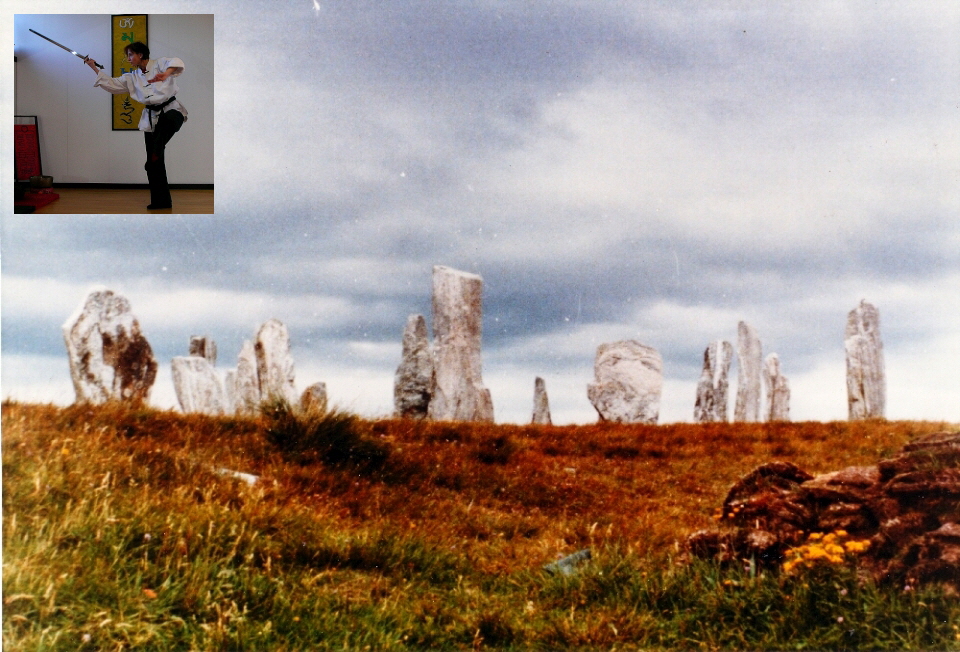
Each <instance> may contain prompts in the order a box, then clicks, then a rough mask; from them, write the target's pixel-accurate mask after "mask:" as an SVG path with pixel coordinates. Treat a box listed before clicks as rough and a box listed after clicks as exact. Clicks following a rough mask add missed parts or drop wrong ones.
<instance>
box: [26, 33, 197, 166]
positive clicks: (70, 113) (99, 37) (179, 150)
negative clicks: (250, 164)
mask: <svg viewBox="0 0 960 652" xmlns="http://www.w3.org/2000/svg"><path fill="white" fill-rule="evenodd" d="M30 29H34V30H36V31H38V32H40V33H41V34H44V35H45V36H49V37H50V38H52V39H53V40H55V41H58V42H60V43H63V44H64V45H66V46H67V47H70V48H72V49H73V50H76V51H77V52H79V53H81V54H86V55H89V56H91V57H93V58H94V59H96V60H97V61H98V62H99V63H101V64H103V65H104V66H105V70H106V71H107V73H108V74H109V73H110V43H111V40H110V16H109V15H98V14H83V15H81V14H74V15H54V14H36V15H26V14H18V15H16V16H15V17H14V54H15V55H16V57H17V64H16V67H17V71H16V72H17V74H16V90H15V112H16V114H17V115H37V116H39V122H40V156H41V161H42V163H43V173H44V174H49V175H51V176H53V180H54V183H55V184H56V183H146V182H147V176H146V172H144V170H143V163H144V161H145V160H146V154H145V152H144V144H143V133H142V132H140V131H137V130H130V131H113V129H112V128H111V119H112V118H111V100H110V97H111V95H110V94H109V93H107V92H106V91H104V90H103V89H101V88H94V86H93V83H94V81H95V80H96V75H95V74H94V73H93V71H92V70H90V68H89V67H87V66H86V65H85V64H84V63H83V62H82V61H81V60H80V59H78V58H77V57H75V56H73V55H72V54H70V53H69V52H66V51H65V50H61V49H60V48H58V47H57V46H55V45H53V44H52V43H48V42H47V41H45V40H43V39H42V38H40V37H39V36H37V35H36V34H32V33H31V32H30V31H29V30H30ZM147 34H148V39H147V46H148V47H149V48H150V56H151V57H163V56H175V57H179V58H181V59H183V62H184V72H183V74H182V75H180V77H178V78H177V85H178V86H179V87H180V91H179V93H178V94H177V99H178V100H181V101H182V103H183V105H184V106H185V107H186V108H187V111H188V113H189V119H188V121H187V122H186V123H185V124H184V125H183V127H182V128H181V129H180V131H179V132H178V133H177V134H176V135H175V136H174V137H173V139H172V140H171V141H170V144H169V145H167V179H168V180H169V181H170V183H203V184H212V183H213V179H214V169H213V165H214V152H213V135H214V134H213V129H214V119H213V107H214V100H213V97H214V95H213V93H214V87H213V82H214V74H213V57H214V50H213V41H214V31H213V14H193V15H173V14H148V18H147Z"/></svg>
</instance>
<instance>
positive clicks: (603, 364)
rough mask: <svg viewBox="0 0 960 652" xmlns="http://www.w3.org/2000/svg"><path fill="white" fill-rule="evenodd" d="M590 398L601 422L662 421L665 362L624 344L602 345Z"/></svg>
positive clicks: (651, 351)
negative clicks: (661, 403) (661, 399)
mask: <svg viewBox="0 0 960 652" xmlns="http://www.w3.org/2000/svg"><path fill="white" fill-rule="evenodd" d="M593 372H594V377H595V380H594V382H593V383H590V384H589V385H587V397H588V398H589V399H590V402H591V403H593V407H594V408H596V410H597V413H598V414H599V415H600V420H601V421H616V422H620V423H651V424H655V423H656V422H657V419H659V418H660V395H661V393H662V391H663V358H661V357H660V353H659V352H657V350H656V349H654V348H653V347H650V346H646V345H644V344H641V343H640V342H637V341H636V340H624V341H621V342H612V343H607V344H601V345H600V346H599V347H598V348H597V358H596V361H595V362H594V365H593Z"/></svg>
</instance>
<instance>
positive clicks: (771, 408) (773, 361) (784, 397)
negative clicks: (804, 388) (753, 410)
mask: <svg viewBox="0 0 960 652" xmlns="http://www.w3.org/2000/svg"><path fill="white" fill-rule="evenodd" d="M763 386H764V389H765V390H766V392H767V402H766V408H767V409H766V410H765V412H766V414H765V416H766V418H767V421H789V420H790V382H789V381H788V380H787V377H786V376H784V375H783V374H781V373H780V357H779V356H778V355H777V354H776V353H771V354H770V355H768V356H767V357H766V359H765V360H764V362H763Z"/></svg>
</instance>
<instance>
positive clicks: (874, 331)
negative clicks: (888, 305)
mask: <svg viewBox="0 0 960 652" xmlns="http://www.w3.org/2000/svg"><path fill="white" fill-rule="evenodd" d="M843 345H844V348H845V349H846V350H847V404H848V406H849V413H850V420H851V421H853V420H856V419H871V418H883V416H884V412H885V409H886V400H887V381H886V377H885V374H884V365H883V342H881V341H880V312H879V311H878V310H877V309H876V307H874V306H873V305H871V304H869V303H867V302H866V301H860V305H859V306H857V307H856V308H854V309H853V310H851V311H850V314H849V315H847V329H846V333H845V337H844V341H843Z"/></svg>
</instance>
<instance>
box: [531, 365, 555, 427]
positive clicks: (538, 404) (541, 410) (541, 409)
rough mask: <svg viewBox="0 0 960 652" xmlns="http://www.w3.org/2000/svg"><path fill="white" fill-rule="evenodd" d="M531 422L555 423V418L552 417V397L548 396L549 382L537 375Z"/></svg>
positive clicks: (534, 385) (534, 383)
mask: <svg viewBox="0 0 960 652" xmlns="http://www.w3.org/2000/svg"><path fill="white" fill-rule="evenodd" d="M530 423H538V424H542V425H547V426H549V425H552V424H553V420H551V419H550V399H549V398H547V384H546V383H545V382H544V380H543V378H541V377H540V376H537V378H536V380H534V381H533V417H532V418H531V420H530Z"/></svg>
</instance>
